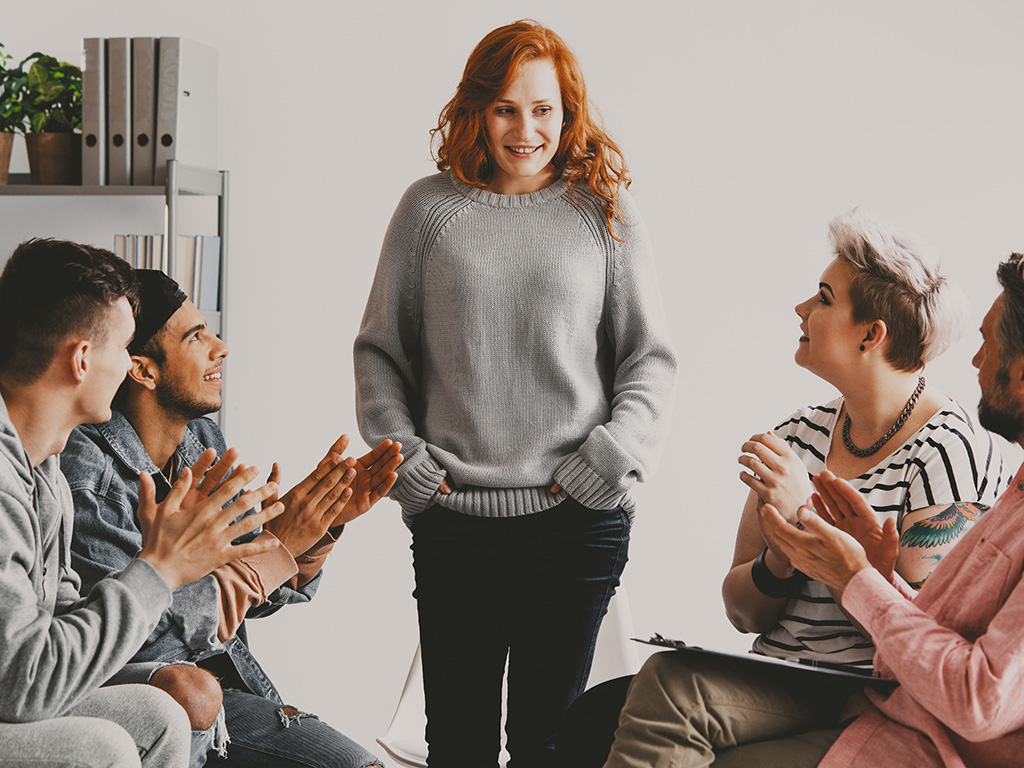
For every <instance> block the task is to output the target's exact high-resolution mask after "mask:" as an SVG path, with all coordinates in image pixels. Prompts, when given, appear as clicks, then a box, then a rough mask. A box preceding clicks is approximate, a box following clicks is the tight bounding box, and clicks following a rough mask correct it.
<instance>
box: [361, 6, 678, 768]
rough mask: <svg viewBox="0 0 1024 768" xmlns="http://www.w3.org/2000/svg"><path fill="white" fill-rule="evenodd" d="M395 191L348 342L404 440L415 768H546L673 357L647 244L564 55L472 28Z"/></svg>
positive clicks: (661, 409) (589, 640) (556, 44)
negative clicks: (416, 685)
mask: <svg viewBox="0 0 1024 768" xmlns="http://www.w3.org/2000/svg"><path fill="white" fill-rule="evenodd" d="M432 133H433V136H434V139H435V141H436V147H435V150H436V158H437V166H438V169H439V171H440V173H438V174H436V175H434V176H429V177H427V178H425V179H421V180H419V181H417V182H416V183H415V184H413V185H412V186H411V187H410V188H409V190H408V191H407V192H406V193H405V196H404V197H403V198H402V200H401V202H400V203H399V205H398V209H397V210H396V211H395V214H394V217H393V218H392V220H391V224H390V226H389V228H388V232H387V236H386V237H385V239H384V245H383V248H382V250H381V256H380V261H379V263H378V266H377V274H376V277H375V279H374V282H373V288H372V289H371V292H370V297H369V300H368V302H367V306H366V312H365V314H364V316H363V322H362V327H361V329H360V332H359V336H358V337H357V339H356V343H355V370H356V384H357V410H358V412H359V420H360V428H361V430H362V433H363V436H364V438H365V439H366V440H367V441H370V442H371V443H372V444H376V442H379V440H380V439H381V438H382V437H383V436H387V437H389V438H392V439H394V440H397V441H400V442H401V443H402V446H403V447H402V453H403V454H404V457H405V460H404V462H403V464H402V467H401V469H400V471H399V479H398V482H397V483H396V484H395V487H394V489H393V490H392V492H391V497H392V498H393V499H395V500H396V501H398V502H399V503H400V504H401V506H402V513H403V518H404V519H405V522H406V523H407V524H408V525H409V527H410V528H411V530H412V537H413V543H412V550H413V560H414V566H415V573H416V590H415V597H416V601H417V610H418V613H419V625H420V643H421V648H422V658H423V681H424V689H425V693H426V707H427V741H428V744H429V747H430V752H429V757H428V764H429V765H430V766H431V768H453V767H455V766H471V767H472V768H482V767H483V766H487V765H492V766H494V765H496V764H497V759H498V753H499V747H500V743H499V742H500V734H499V729H500V721H501V688H502V675H503V672H504V669H505V663H506V658H507V660H508V709H507V722H506V734H507V747H508V751H509V753H510V755H511V758H512V762H511V765H512V766H515V767H516V768H535V767H537V766H544V765H547V764H549V763H550V762H552V740H553V735H554V732H555V730H556V728H557V725H558V720H559V718H560V717H561V715H562V714H563V713H564V711H565V710H566V708H568V706H569V704H571V703H572V701H573V700H574V699H575V698H576V697H577V696H578V695H579V694H580V693H581V692H582V690H583V688H584V686H585V685H586V682H587V676H588V674H589V671H590V664H591V659H592V657H593V652H594V645H595V642H596V640H597V632H598V628H599V627H600V624H601V619H602V617H603V616H604V614H605V611H606V610H607V607H608V601H609V600H610V599H611V596H612V594H613V593H614V592H615V588H616V587H617V586H618V583H619V577H620V575H621V573H622V569H623V567H624V565H625V562H626V554H627V546H628V542H629V524H630V519H631V518H632V515H633V511H634V502H633V499H632V497H631V496H630V488H631V487H632V485H633V483H635V482H636V481H637V480H643V479H645V478H646V477H647V476H648V474H649V473H650V471H651V469H652V468H653V466H654V464H655V463H656V459H657V456H658V453H659V450H660V446H661V444H662V442H663V440H664V437H665V436H666V433H667V431H668V421H669V419H668V417H669V412H670V409H671V403H672V392H673V388H674V383H675V372H676V358H675V354H674V352H673V351H672V348H671V345H670V343H669V339H668V333H667V329H666V323H665V317H664V312H663V309H662V306H661V299H660V298H659V295H658V287H657V279H656V277H655V272H654V265H653V262H652V260H651V249H650V245H649V242H648V239H647V233H646V231H645V229H644V226H643V224H642V222H641V221H640V218H639V215H638V214H637V211H636V209H635V206H634V203H633V200H632V198H631V197H630V195H629V193H628V192H626V187H627V186H628V185H629V177H628V175H627V169H626V164H625V161H624V159H623V156H622V153H621V152H620V151H619V148H618V147H617V146H616V145H615V142H613V141H612V140H611V138H610V137H609V136H608V135H607V134H606V133H605V132H604V131H603V130H602V128H601V127H600V126H599V125H598V124H597V123H596V122H595V121H594V119H593V117H592V116H591V114H590V107H589V105H588V102H587V95H586V88H585V85H584V82H583V75H582V73H581V71H580V67H579V63H578V62H577V60H576V57H575V56H574V55H573V53H572V51H570V50H569V48H568V47H567V46H566V45H565V43H564V42H563V41H562V40H561V38H559V37H558V35H556V34H555V33H554V32H552V31H551V30H550V29H547V28H545V27H543V26H541V25H539V24H537V23H536V22H532V21H520V22H516V23H514V24H509V25H507V26H504V27H500V28H498V29H496V30H494V31H493V32H491V33H490V34H488V35H487V36H486V37H485V38H484V39H483V40H482V41H481V42H480V43H479V45H477V47H476V49H475V50H474V51H473V53H472V54H471V55H470V58H469V61H468V63H467V64H466V70H465V73H464V75H463V78H462V81H461V82H460V83H459V87H458V90H457V92H456V94H455V96H454V97H453V98H452V100H451V101H450V102H449V103H448V104H447V105H446V106H445V108H444V109H443V110H442V111H441V115H440V118H439V120H438V125H437V128H436V129H435V130H434V131H433V132H432Z"/></svg>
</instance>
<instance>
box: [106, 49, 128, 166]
mask: <svg viewBox="0 0 1024 768" xmlns="http://www.w3.org/2000/svg"><path fill="white" fill-rule="evenodd" d="M131 71H132V54H131V46H130V45H129V40H128V38H127V37H112V38H110V39H109V40H107V82H108V83H109V85H110V88H109V93H108V99H107V158H108V159H107V170H108V173H107V180H108V182H109V183H110V184H111V185H112V186H116V185H120V184H131V183H132V142H131V136H132V81H131Z"/></svg>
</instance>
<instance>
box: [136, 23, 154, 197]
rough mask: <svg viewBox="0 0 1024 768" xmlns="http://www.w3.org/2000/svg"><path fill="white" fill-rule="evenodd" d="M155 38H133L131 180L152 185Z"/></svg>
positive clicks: (139, 183)
mask: <svg viewBox="0 0 1024 768" xmlns="http://www.w3.org/2000/svg"><path fill="white" fill-rule="evenodd" d="M155 131H156V38H155V37H133V38H132V184H138V185H144V186H152V185H153V159H154V157H155V152H156V142H155V141H154V140H153V138H154V134H155Z"/></svg>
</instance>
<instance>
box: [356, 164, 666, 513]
mask: <svg viewBox="0 0 1024 768" xmlns="http://www.w3.org/2000/svg"><path fill="white" fill-rule="evenodd" d="M620 205H621V207H622V211H623V213H624V215H625V217H626V219H627V221H628V222H629V225H628V226H622V225H619V226H617V229H616V234H617V235H618V236H619V237H620V238H621V239H622V240H623V241H624V242H621V243H620V242H617V241H615V240H614V239H613V238H612V237H611V236H610V235H609V233H608V228H607V226H606V225H605V220H604V213H603V211H602V209H601V208H600V207H599V206H598V205H597V204H596V203H595V201H594V198H593V197H592V196H591V194H590V193H589V191H588V190H586V189H583V190H580V189H578V188H574V190H573V191H572V193H571V194H570V193H569V191H568V190H567V187H566V184H565V182H564V181H561V180H560V181H556V182H555V183H553V184H551V185H550V186H548V187H546V188H544V189H542V190H540V191H539V192H534V193H532V194H527V195H498V194H494V193H492V192H487V191H485V190H482V189H478V188H475V187H471V186H468V185H466V184H464V183H462V182H461V181H459V180H458V179H456V178H454V177H453V176H451V175H450V174H448V173H440V174H437V175H434V176H429V177H427V178H425V179H421V180H419V181H417V182H416V183H414V184H413V185H412V186H411V187H410V188H409V189H408V191H407V192H406V193H405V195H404V197H403V198H402V201H401V202H400V203H399V205H398V209H397V210H396V211H395V214H394V216H393V218H392V220H391V224H390V226H389V227H388V232H387V235H386V237H385V239H384V245H383V248H382V250H381V255H380V261H379V263H378V265H377V273H376V276H375V278H374V281H373V287H372V289H371V291H370V297H369V300H368V301H367V305H366V312H365V314H364V316H363V322H362V326H361V328H360V331H359V335H358V336H357V338H356V342H355V373H356V400H357V402H356V405H357V411H358V415H359V427H360V430H361V431H362V434H363V437H364V439H365V440H366V441H367V443H369V444H370V445H374V444H376V443H377V442H378V441H380V440H382V439H384V438H392V439H394V440H399V441H401V443H402V446H403V448H402V453H403V454H404V457H405V461H404V463H403V464H402V466H401V467H400V468H399V478H398V482H397V483H396V484H395V487H394V488H393V489H392V491H391V494H390V495H391V497H392V498H394V499H396V500H397V501H398V502H399V503H400V504H401V506H402V511H403V515H404V517H405V519H406V521H407V522H408V521H409V520H411V518H412V516H414V515H416V514H417V513H419V512H421V511H422V510H423V509H424V508H425V507H426V505H427V503H428V502H430V501H431V500H435V501H440V500H443V504H444V505H445V506H446V507H449V508H451V509H455V510H457V511H459V512H463V513H466V514H470V515H477V516H484V517H511V516H516V515H523V514H530V513H533V512H538V511H540V510H543V509H546V508H549V507H551V506H554V505H555V504H557V503H558V502H559V501H560V500H561V499H562V498H564V496H565V494H566V493H568V494H569V495H571V496H572V497H573V498H575V499H576V500H577V501H579V502H580V503H582V504H584V505H585V506H588V507H592V508H594V509H607V508H611V507H614V506H616V505H622V506H623V507H624V508H626V509H627V510H632V507H633V502H632V499H631V498H630V497H629V493H628V492H629V488H630V487H631V486H632V484H633V483H634V482H635V481H637V480H642V479H644V478H645V477H646V476H647V474H648V473H649V472H650V470H651V469H652V467H653V465H654V464H655V462H656V459H657V456H658V454H659V451H660V448H661V444H662V442H663V440H664V437H665V435H666V432H667V429H668V422H669V412H670V409H671V403H672V393H673V388H674V383H675V374H676V357H675V353H674V352H673V350H672V347H671V344H670V342H669V337H668V331H667V327H666V322H665V316H664V311H663V309H662V305H661V299H660V297H659V293H658V284H657V279H656V276H655V272H654V264H653V262H652V260H651V253H650V246H649V243H648V238H647V232H646V229H645V228H644V226H643V223H642V222H641V220H640V218H639V215H638V214H637V211H636V208H635V205H634V203H633V200H632V198H631V197H630V195H629V194H628V193H627V192H625V191H623V192H622V193H621V200H620ZM446 476H447V477H448V482H449V485H451V486H452V488H453V490H454V492H453V493H452V494H450V495H447V496H442V495H441V494H440V492H439V491H438V486H439V485H440V483H441V481H442V480H443V479H444V478H445V477H446ZM555 482H557V483H559V484H560V485H561V486H562V489H563V490H562V492H561V493H559V494H552V493H550V491H549V489H550V487H551V486H552V484H553V483H555Z"/></svg>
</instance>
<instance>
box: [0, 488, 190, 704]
mask: <svg viewBox="0 0 1024 768" xmlns="http://www.w3.org/2000/svg"><path fill="white" fill-rule="evenodd" d="M35 520H36V518H35V513H34V510H33V509H31V508H30V507H28V506H26V505H25V504H24V503H23V502H22V501H21V500H19V499H18V498H16V497H14V496H12V495H11V494H9V493H6V492H0V691H2V693H0V720H2V721H4V722H31V721H36V720H43V719H48V718H52V717H56V716H58V715H60V714H61V712H62V711H64V710H65V709H66V708H67V707H69V706H71V705H72V704H74V703H75V702H76V701H78V700H79V699H80V698H81V697H82V696H84V695H85V694H88V693H90V692H91V691H93V690H95V689H96V688H98V687H99V686H100V684H102V683H103V682H104V681H106V680H107V679H108V678H110V677H111V675H113V674H114V673H115V672H117V671H118V670H119V669H120V668H121V667H123V666H124V665H125V663H126V662H127V661H128V660H129V659H130V658H131V656H132V654H133V653H134V652H135V651H136V650H137V649H138V648H139V646H140V645H142V642H143V641H144V640H145V639H146V636H147V635H148V634H149V633H150V632H151V631H152V629H153V627H154V626H155V625H156V622H157V620H158V619H159V617H160V614H161V613H162V611H163V610H164V608H166V607H167V605H168V604H169V603H170V598H171V595H170V590H169V589H168V588H167V584H166V583H165V582H164V580H163V579H162V578H161V577H160V575H159V574H158V573H157V572H156V571H155V570H154V569H153V568H152V567H151V566H150V565H149V564H148V563H146V562H144V561H141V560H135V561H133V562H132V563H130V564H129V565H128V567H127V568H125V569H124V570H123V571H121V572H120V573H118V574H115V575H114V576H112V577H111V578H108V579H104V580H103V581H101V582H100V583H99V584H97V585H96V586H95V587H94V588H93V590H92V591H91V592H90V593H89V594H88V596H87V597H85V598H83V599H81V600H79V601H77V602H75V603H70V604H67V605H63V606H62V607H61V609H60V612H59V613H57V614H56V615H53V614H51V613H50V611H49V610H48V609H47V607H46V606H47V604H48V602H47V600H46V597H45V595H44V596H41V595H40V594H38V592H41V591H42V589H43V587H42V584H36V583H34V579H35V578H36V576H35V575H34V569H33V566H34V565H35V564H36V558H37V557H38V556H39V554H38V552H37V549H36V547H37V540H38V539H37V535H36V533H35V531H34V524H35ZM65 594H66V593H65Z"/></svg>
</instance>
